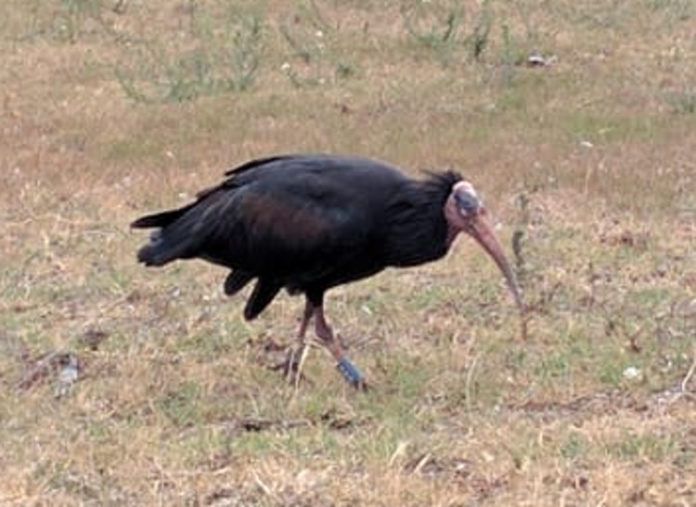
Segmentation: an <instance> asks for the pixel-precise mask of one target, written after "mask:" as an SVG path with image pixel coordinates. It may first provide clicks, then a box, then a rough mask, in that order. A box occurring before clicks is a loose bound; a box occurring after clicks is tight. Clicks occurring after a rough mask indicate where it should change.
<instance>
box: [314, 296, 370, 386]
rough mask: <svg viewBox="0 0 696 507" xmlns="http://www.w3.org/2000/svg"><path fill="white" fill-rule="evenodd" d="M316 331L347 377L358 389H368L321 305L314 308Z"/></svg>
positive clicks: (339, 368)
mask: <svg viewBox="0 0 696 507" xmlns="http://www.w3.org/2000/svg"><path fill="white" fill-rule="evenodd" d="M314 318H315V320H314V326H315V327H314V331H315V333H316V335H317V336H318V337H319V338H320V339H321V341H322V342H323V343H324V346H326V348H327V349H329V351H330V352H331V355H333V356H334V359H336V362H337V365H336V366H337V368H338V370H339V371H340V372H341V374H343V376H344V377H345V379H346V380H347V381H348V382H350V384H351V385H352V386H353V387H355V388H356V389H361V390H366V389H367V384H366V383H365V378H364V377H363V376H362V374H361V373H360V371H359V370H358V369H357V368H356V367H355V366H354V365H353V363H351V361H350V360H349V359H348V357H347V356H346V353H345V350H344V349H343V347H342V346H341V344H340V343H339V341H338V340H336V339H335V337H334V334H333V331H332V330H331V326H329V324H328V323H327V322H326V319H325V318H324V309H323V307H322V306H321V305H318V306H316V307H315V308H314Z"/></svg>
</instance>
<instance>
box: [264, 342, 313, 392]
mask: <svg viewBox="0 0 696 507" xmlns="http://www.w3.org/2000/svg"><path fill="white" fill-rule="evenodd" d="M306 347H307V346H306V345H304V344H302V345H300V346H299V347H297V349H296V348H294V347H290V348H289V349H288V353H287V355H286V356H285V360H284V361H281V362H280V363H278V364H275V365H272V366H269V368H270V369H271V370H273V371H279V370H280V371H281V372H282V373H283V376H284V377H285V378H286V379H287V381H288V382H289V383H292V384H295V385H296V386H297V385H298V384H299V382H300V381H306V382H309V384H311V385H313V384H314V382H312V380H311V379H310V378H309V377H307V376H306V375H305V374H304V373H302V363H303V359H304V356H305V355H306V354H305V352H306Z"/></svg>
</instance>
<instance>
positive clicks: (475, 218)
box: [444, 180, 524, 311]
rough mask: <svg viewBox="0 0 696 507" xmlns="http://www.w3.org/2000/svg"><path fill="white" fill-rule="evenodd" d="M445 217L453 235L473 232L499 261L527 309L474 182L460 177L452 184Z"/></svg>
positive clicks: (511, 289) (518, 304)
mask: <svg viewBox="0 0 696 507" xmlns="http://www.w3.org/2000/svg"><path fill="white" fill-rule="evenodd" d="M444 211H445V218H446V220H447V222H448V224H449V227H450V230H451V231H452V232H453V233H454V234H453V235H452V236H454V235H455V234H456V233H458V232H465V233H467V234H468V235H469V236H472V237H473V238H474V239H475V240H476V241H477V242H478V243H479V244H480V245H481V246H482V247H483V248H484V250H486V252H488V254H489V255H490V256H491V257H493V260H494V261H495V263H496V264H497V265H498V267H499V268H500V270H501V271H502V272H503V275H504V276H505V280H506V281H507V285H508V287H509V288H510V292H511V293H512V297H513V298H514V299H515V303H516V304H517V306H518V307H519V308H520V310H521V311H524V305H523V303H522V297H521V295H520V290H519V287H518V285H517V282H516V281H515V276H514V274H513V273H512V269H511V268H510V264H509V263H508V261H507V259H506V257H505V254H504V253H503V248H502V247H501V246H500V242H499V241H498V239H497V238H496V236H495V233H494V232H493V228H492V227H491V225H490V223H489V222H488V219H487V218H486V214H487V213H486V208H485V207H484V205H483V202H482V201H481V198H480V197H479V196H478V194H477V193H476V190H475V189H474V186H473V185H472V184H471V183H470V182H468V181H466V180H461V181H458V182H457V183H455V184H454V185H453V187H452V193H451V194H450V195H449V197H448V198H447V201H446V202H445V210H444Z"/></svg>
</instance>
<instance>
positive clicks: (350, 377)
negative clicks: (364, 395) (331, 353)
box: [336, 356, 367, 391]
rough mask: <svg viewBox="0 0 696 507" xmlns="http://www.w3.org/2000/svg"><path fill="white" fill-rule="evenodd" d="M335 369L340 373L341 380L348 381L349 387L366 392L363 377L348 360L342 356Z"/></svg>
mask: <svg viewBox="0 0 696 507" xmlns="http://www.w3.org/2000/svg"><path fill="white" fill-rule="evenodd" d="M336 368H338V371H340V372H341V375H343V378H345V379H346V381H348V383H349V384H350V385H352V386H353V387H354V388H356V389H357V390H359V391H367V383H366V382H365V377H363V375H362V373H360V370H358V368H357V367H356V366H355V365H354V364H353V363H351V361H350V359H348V358H347V357H345V356H343V357H342V358H341V359H340V361H338V363H337V364H336Z"/></svg>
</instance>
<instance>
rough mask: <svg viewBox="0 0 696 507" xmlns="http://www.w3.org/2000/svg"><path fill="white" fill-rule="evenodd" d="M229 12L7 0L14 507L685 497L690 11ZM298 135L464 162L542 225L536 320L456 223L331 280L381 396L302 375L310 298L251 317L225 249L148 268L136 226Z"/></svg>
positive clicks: (3, 327) (430, 8)
mask: <svg viewBox="0 0 696 507" xmlns="http://www.w3.org/2000/svg"><path fill="white" fill-rule="evenodd" d="M230 5H232V4H231V3H230V4H227V3H225V2H222V1H213V0H210V1H209V2H198V1H193V0H192V1H183V0H182V1H180V2H174V3H171V2H163V1H153V2H132V1H125V2H119V1H116V0H114V1H107V0H63V1H52V2H39V1H29V2H25V1H19V0H10V1H6V2H3V4H2V6H1V7H0V19H1V20H2V21H0V31H1V32H0V33H1V34H2V37H1V41H0V44H1V45H2V46H1V47H2V54H3V58H4V60H3V62H4V65H2V66H1V67H0V84H1V87H0V89H1V90H2V91H1V92H0V99H1V100H2V109H0V127H1V129H2V138H3V142H2V143H1V144H0V217H1V218H2V221H1V222H0V235H1V236H2V238H3V240H2V241H1V242H0V255H1V256H2V261H3V262H2V265H0V316H1V320H0V423H1V424H0V442H2V452H1V453H0V470H2V471H3V472H2V481H0V503H2V504H9V505H13V504H16V505H49V504H50V505H74V504H89V505H92V504H94V505H97V504H98V505H102V504H144V505H151V504H163V505H179V504H187V505H188V504H190V505H218V506H220V505H278V504H287V505H290V504H292V505H332V504H349V503H350V504H354V505H355V504H357V505H428V504H433V505H470V504H490V505H556V504H558V505H586V504H587V505H590V504H591V505H599V504H602V505H620V504H636V505H692V504H694V503H695V502H696V480H695V479H694V478H695V477H696V474H695V473H694V472H695V471H696V432H695V430H694V418H695V417H696V408H695V405H694V403H695V402H696V398H695V397H694V390H695V389H696V387H695V386H696V378H695V377H694V376H693V369H694V361H696V350H695V349H694V336H695V335H696V299H694V294H695V293H696V258H695V254H694V248H693V245H694V244H695V242H696V223H695V218H696V200H695V199H696V197H695V196H696V183H695V179H694V178H695V174H696V168H695V162H694V160H693V156H692V154H693V153H694V151H695V150H696V128H695V127H696V114H694V89H693V82H694V79H696V62H695V61H694V59H693V55H694V49H696V48H694V42H693V23H694V19H696V10H695V9H694V6H693V3H692V2H688V1H679V0H675V1H666V0H665V1H660V0H640V1H636V2H623V3H621V2H620V3H618V4H617V3H612V4H611V5H610V4H607V3H606V2H604V3H603V2H594V1H590V0H582V1H570V0H567V1H566V0H563V1H559V2H541V1H539V2H531V3H530V2H522V1H514V2H495V1H490V2H473V1H472V2H463V3H462V2H448V1H445V0H441V1H432V2H422V3H418V2H411V1H409V0H403V1H401V2H388V3H383V2H374V1H365V2H320V1H318V0H317V1H315V2H300V3H295V2H281V1H274V0H268V1H262V0H253V1H252V0H249V1H247V2H235V3H234V5H235V6H236V7H235V9H234V12H233V13H232V15H231V17H226V13H227V12H228V7H229V6H230ZM114 9H116V10H117V11H118V12H115V11H114ZM192 13H193V14H192ZM450 15H451V16H450ZM408 16H410V18H409V19H410V20H411V24H410V25H409V26H410V30H409V29H407V27H406V25H405V23H404V18H405V17H408ZM452 16H453V17H452ZM251 18H255V19H258V20H260V21H261V23H262V31H261V39H260V44H259V45H258V47H256V46H254V47H253V48H251V49H250V48H249V47H247V46H243V45H242V46H239V45H237V46H235V44H237V43H238V42H235V40H237V41H238V39H235V38H234V34H235V33H236V32H235V30H238V29H239V30H242V29H244V26H246V25H244V24H243V23H244V22H243V21H240V20H248V19H251ZM448 20H449V23H450V24H449V25H448ZM240 23H241V24H240ZM448 26H450V27H451V30H450V31H447V30H448ZM240 27H241V28H240ZM486 30H488V31H486ZM319 32H321V35H319ZM473 41H478V44H479V45H478V46H474V42H473ZM482 41H483V42H482ZM240 44H241V43H240ZM481 44H483V45H481ZM475 47H478V49H476V50H475V49H474V48H475ZM147 48H158V51H161V53H157V54H158V56H157V58H159V59H155V60H152V59H151V58H152V54H153V53H148V50H147ZM245 48H246V49H245ZM247 49H248V50H249V51H256V53H254V54H255V55H256V56H257V57H258V59H259V68H258V70H257V71H256V72H255V74H254V76H253V79H252V81H251V84H250V85H249V87H248V89H246V90H245V91H241V92H236V91H229V90H227V91H226V90H225V89H223V88H221V87H220V86H219V83H220V82H221V81H219V79H222V78H221V76H222V77H225V76H229V74H227V73H230V72H232V73H234V72H235V70H234V69H235V67H234V65H235V64H234V63H229V65H227V66H223V67H221V66H220V64H219V61H218V59H219V58H222V56H220V55H223V56H224V55H226V56H228V57H230V58H232V60H230V61H231V62H234V61H235V60H234V58H237V57H240V53H239V52H240V51H242V52H244V51H247ZM195 50H198V51H199V52H198V53H195ZM533 51H539V52H540V53H541V54H542V56H544V57H545V58H551V60H552V61H553V63H552V64H551V65H549V66H547V67H540V68H529V67H527V66H525V65H524V62H525V58H526V56H527V55H529V54H531V53H532V52H533ZM192 52H194V53H192ZM192 54H194V55H198V56H196V58H199V59H198V60H195V58H194V59H193V60H187V58H192V57H191V55H192ZM206 54H208V55H216V58H217V59H212V60H205V58H204V55H206ZM201 55H203V56H201ZM244 55H248V53H244ZM552 57H555V60H554V58H552ZM148 58H150V59H148ZM181 61H185V62H188V63H186V64H185V65H184V64H182V65H183V66H182V67H178V68H177V67H176V65H177V62H181ZM191 62H198V63H199V64H200V65H203V66H202V67H201V66H199V67H195V65H194V67H190V66H188V67H187V65H193V64H191ZM165 64H166V65H165ZM204 64H205V65H209V66H210V67H209V68H207V67H205V65H204ZM167 65H169V72H170V74H169V75H167V72H166V67H167ZM196 68H197V69H198V71H195V69H196ZM116 69H121V70H123V71H124V72H130V73H131V74H129V76H130V77H131V78H132V81H131V84H134V85H135V86H138V89H139V90H144V91H146V92H147V93H149V94H150V95H148V96H149V97H150V98H151V101H152V102H153V103H140V102H137V101H134V100H133V99H132V98H129V97H128V96H127V94H126V93H125V92H124V89H123V88H122V87H121V84H120V83H119V81H118V79H117V77H116ZM162 69H165V71H162ZM192 69H194V70H192ZM201 69H202V70H201ZM148 70H149V71H152V72H155V71H157V72H160V74H159V75H157V76H154V75H149V74H148ZM196 72H198V74H196ZM232 76H233V77H234V74H232ZM175 78H176V79H175ZM216 80H218V81H216ZM176 83H179V85H180V87H179V88H176V87H173V84H176ZM181 83H184V84H186V86H185V87H184V88H185V91H186V93H184V94H183V95H182V94H181V93H183V92H181V90H182V89H184V88H181V86H183V85H181ZM211 83H213V84H211ZM172 90H174V91H172ZM191 90H193V92H192V91H191ZM158 94H159V95H158ZM176 99H181V100H182V102H177V101H176ZM288 151H329V152H344V153H358V154H363V155H368V156H375V157H378V158H382V159H385V160H389V161H393V162H395V163H397V164H399V165H401V166H403V167H407V168H411V169H410V170H412V171H414V173H415V171H416V170H417V169H419V168H423V167H446V166H456V167H459V168H460V169H462V170H463V171H464V172H465V173H466V174H468V175H469V176H470V177H471V178H472V179H474V180H475V181H476V182H477V184H478V186H479V187H481V188H483V189H485V192H486V194H487V197H488V202H489V206H490V208H492V209H493V211H494V212H495V214H496V217H497V220H499V221H500V234H501V236H502V237H503V238H504V239H505V241H506V243H508V242H509V240H510V238H511V236H512V232H513V230H520V231H523V232H524V237H523V241H522V250H521V258H520V259H518V271H519V274H520V277H521V280H522V283H523V285H524V287H525V290H526V295H527V299H528V301H529V302H531V303H532V304H533V305H534V309H535V312H534V317H533V320H532V321H531V323H530V333H529V340H528V341H527V342H526V343H521V342H520V341H516V340H515V338H514V336H515V334H516V329H517V327H516V326H517V321H516V318H515V313H514V308H513V307H512V305H511V304H510V302H509V301H507V299H506V297H505V295H504V292H503V290H502V288H501V285H500V284H499V280H498V276H497V274H496V272H495V268H494V266H493V265H492V263H491V262H490V261H489V260H488V259H486V258H484V256H483V255H482V254H481V253H480V252H479V251H477V250H476V249H475V248H473V247H472V244H471V243H470V242H467V241H460V242H459V244H457V246H456V248H455V251H454V252H453V253H452V254H451V255H450V256H449V257H448V258H447V259H446V260H444V261H442V262H440V263H438V264H435V265H432V266H426V267H423V268H421V269H415V270H408V271H395V270H393V271H389V272H386V273H384V274H381V275H380V276H378V277H375V278H373V279H370V280H368V281H366V282H363V283H359V284H355V285H352V286H349V287H343V288H340V289H337V290H335V291H333V292H332V293H331V294H330V295H329V302H328V305H329V312H330V316H331V317H332V320H333V321H334V323H335V325H336V327H337V328H338V329H339V331H340V332H341V334H342V335H343V337H344V339H345V340H346V342H347V343H348V344H350V345H351V350H352V352H351V354H352V357H353V358H354V359H355V361H356V363H358V364H359V365H360V366H361V367H362V369H364V370H365V371H366V372H367V374H368V376H369V379H370V381H371V382H372V384H373V385H374V386H375V388H374V389H373V390H372V391H371V392H370V393H368V394H364V395H363V394H357V393H354V392H352V391H351V390H350V389H348V388H347V387H346V386H344V385H343V384H342V381H341V379H340V377H339V375H338V374H337V373H336V371H335V370H334V368H333V367H332V365H331V362H330V361H329V359H328V357H327V356H326V355H325V354H324V353H323V352H322V351H320V350H318V349H313V350H312V351H311V353H310V356H309V359H308V362H307V366H306V368H307V374H308V376H309V377H310V378H311V379H312V380H313V381H314V385H313V386H311V387H310V386H309V385H302V386H301V387H300V389H299V390H298V391H297V392H296V391H295V390H294V389H293V388H291V387H289V386H287V385H285V384H284V383H283V382H282V381H281V379H280V378H279V376H278V375H277V374H276V373H274V372H271V371H269V370H267V369H266V368H265V366H264V364H265V363H267V362H268V361H269V360H271V359H272V357H270V356H271V355H272V352H271V351H269V350H268V348H267V344H268V343H269V340H272V341H274V342H278V343H290V342H291V340H292V336H293V334H294V331H295V326H296V322H297V317H298V315H299V310H300V305H301V301H299V300H298V299H297V298H294V299H293V298H289V297H287V296H285V295H284V296H282V297H280V298H279V300H278V301H277V302H275V303H274V305H272V307H271V308H270V309H269V310H268V311H267V312H266V313H265V314H264V315H263V317H262V318H260V319H259V320H258V321H257V322H254V323H253V324H247V323H245V322H243V320H242V319H241V316H240V313H241V312H240V305H241V303H240V300H241V298H239V299H235V300H233V301H227V300H226V299H225V298H224V297H223V295H222V294H221V292H222V291H221V290H220V284H221V278H222V275H223V273H221V272H220V270H218V269H216V268H213V267H210V266H207V265H204V264H202V263H185V264H183V263H182V264H178V265H175V266H171V267H169V268H166V269H164V270H162V271H147V272H146V271H145V270H143V269H142V268H141V267H140V266H137V265H136V264H135V262H134V251H135V249H136V247H137V245H138V244H139V243H140V242H141V241H142V240H143V238H142V237H141V235H140V234H135V233H131V232H130V231H129V230H128V227H127V224H128V223H129V222H130V221H131V220H132V219H133V218H134V217H136V216H137V215H139V214H141V213H142V212H144V211H149V210H153V209H158V208H161V207H164V206H169V205H175V204H177V203H179V202H182V201H185V200H187V199H188V198H189V197H188V196H190V195H191V194H192V193H193V192H195V191H196V190H198V189H200V188H202V187H205V186H207V185H209V184H211V183H213V182H214V181H216V180H217V179H218V177H219V175H220V173H221V172H222V171H223V170H224V169H225V168H226V167H228V166H230V165H232V164H236V163H239V162H241V161H243V160H245V159H247V158H249V157H255V156H261V155H267V154H269V153H275V152H288ZM508 244H509V243H508ZM50 354H53V355H50ZM71 357H76V358H77V359H78V361H79V364H80V369H79V380H78V382H77V383H75V384H74V385H72V386H69V387H70V388H69V389H65V390H63V391H60V389H58V387H59V386H58V382H59V379H58V374H59V373H60V372H61V371H63V373H65V365H66V364H67V362H69V358H71ZM631 373H636V375H635V376H633V377H632V376H631V375H630V374H631ZM57 394H62V395H61V396H56V395H57Z"/></svg>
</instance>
